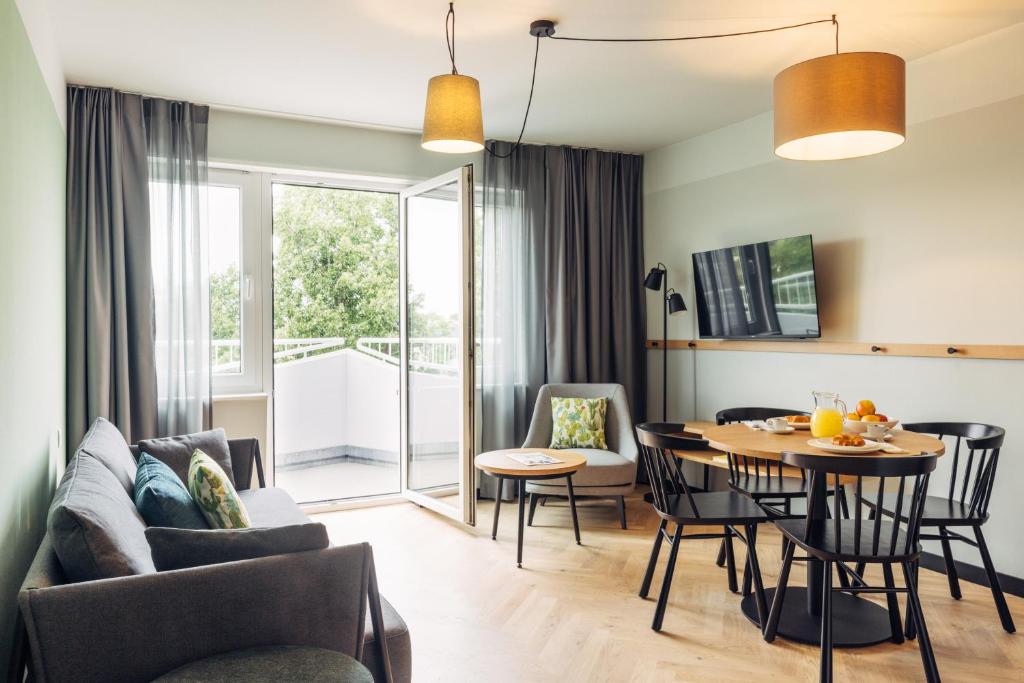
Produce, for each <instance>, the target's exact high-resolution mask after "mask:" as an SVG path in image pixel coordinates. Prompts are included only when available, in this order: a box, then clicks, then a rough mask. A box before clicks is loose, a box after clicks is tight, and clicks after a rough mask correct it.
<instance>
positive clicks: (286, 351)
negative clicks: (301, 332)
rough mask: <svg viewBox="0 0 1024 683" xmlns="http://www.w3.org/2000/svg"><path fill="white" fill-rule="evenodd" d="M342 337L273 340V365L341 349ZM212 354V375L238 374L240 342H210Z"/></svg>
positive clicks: (233, 340)
mask: <svg viewBox="0 0 1024 683" xmlns="http://www.w3.org/2000/svg"><path fill="white" fill-rule="evenodd" d="M344 346H345V340H344V339H343V338H342V337H312V338H305V339H275V340H274V363H275V364H278V363H285V362H288V361H291V360H298V359H300V358H308V357H309V356H311V355H314V354H320V353H326V352H327V351H334V350H336V349H340V348H343V347H344ZM210 347H211V352H212V354H213V374H215V375H217V374H226V373H233V372H239V371H240V370H241V367H242V342H241V341H240V340H238V339H214V340H213V341H212V342H210Z"/></svg>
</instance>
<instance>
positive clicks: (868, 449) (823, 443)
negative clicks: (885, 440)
mask: <svg viewBox="0 0 1024 683" xmlns="http://www.w3.org/2000/svg"><path fill="white" fill-rule="evenodd" d="M807 445H808V446H814V447H815V448H820V449H821V450H823V451H828V452H829V453H874V452H875V451H878V450H881V448H882V444H880V443H878V442H877V441H869V440H868V439H864V445H863V446H835V445H833V444H832V439H831V437H830V438H828V439H810V440H808V441H807Z"/></svg>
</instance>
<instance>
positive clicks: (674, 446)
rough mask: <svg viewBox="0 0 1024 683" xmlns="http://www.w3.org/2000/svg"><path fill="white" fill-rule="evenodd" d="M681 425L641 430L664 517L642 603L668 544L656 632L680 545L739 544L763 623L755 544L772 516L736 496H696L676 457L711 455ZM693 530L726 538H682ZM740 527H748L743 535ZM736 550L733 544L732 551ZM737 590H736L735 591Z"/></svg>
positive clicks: (649, 472)
mask: <svg viewBox="0 0 1024 683" xmlns="http://www.w3.org/2000/svg"><path fill="white" fill-rule="evenodd" d="M683 430H684V425H682V424H671V423H664V422H657V423H650V422H649V423H645V424H641V425H637V427H636V434H637V439H638V440H639V441H640V448H641V449H642V450H643V454H644V457H643V458H642V460H643V462H644V465H645V467H646V468H647V476H648V479H649V480H650V482H651V492H652V493H653V494H654V510H655V512H657V513H658V516H659V517H661V524H660V525H659V526H658V534H657V536H655V538H654V547H653V548H652V549H651V557H650V560H649V561H648V563H647V571H646V572H645V573H644V579H643V583H642V584H641V586H640V597H642V598H646V597H647V593H648V591H649V590H650V587H651V580H652V578H653V576H654V568H655V565H656V564H657V562H658V554H659V552H660V551H661V544H662V542H663V541H667V542H668V544H669V545H670V546H671V550H670V551H669V556H668V564H667V565H666V566H665V578H664V579H663V581H662V584H661V593H660V595H659V596H658V605H657V607H656V608H655V610H654V621H653V623H652V624H651V628H653V629H654V630H655V631H660V630H661V624H662V621H663V620H664V618H665V607H666V605H667V604H668V595H669V589H670V588H671V585H672V574H673V572H674V571H675V565H676V556H677V554H678V552H679V543H680V541H683V540H689V539H702V538H729V539H731V538H733V537H735V538H738V539H739V540H740V541H742V542H744V543H746V545H747V565H748V566H749V568H750V574H751V576H752V577H753V583H754V593H755V596H756V597H755V599H756V601H757V610H758V616H759V618H760V619H761V623H764V619H765V617H766V613H767V605H766V603H765V598H764V585H763V584H762V582H761V569H760V567H759V565H758V562H757V551H756V550H755V548H754V543H753V539H754V537H755V536H756V531H755V528H756V527H757V525H758V524H761V523H762V522H766V521H768V515H767V514H766V513H765V512H764V510H762V509H761V508H760V506H759V505H757V503H755V502H754V501H753V500H751V499H750V498H748V497H746V496H743V495H740V494H738V493H736V492H735V491H716V492H714V493H707V492H705V493H694V492H692V491H691V490H690V486H689V485H688V484H687V482H686V477H685V476H683V471H682V467H680V465H679V461H678V460H677V459H676V457H675V456H673V455H672V453H671V451H673V450H681V451H695V450H709V447H708V442H707V441H705V440H703V439H697V438H691V437H687V436H682V435H681V432H683ZM670 522H671V523H673V524H675V525H676V528H675V533H674V534H672V535H671V536H670V535H669V533H668V525H669V523H670ZM688 525H698V526H721V527H722V533H693V534H687V535H686V536H684V535H683V527H685V526H688ZM738 527H743V532H742V533H741V532H740V531H739V529H738ZM729 547H730V548H731V547H732V546H731V543H730V545H729ZM728 560H729V565H730V568H731V569H733V568H734V567H733V563H734V560H733V556H732V553H731V552H730V553H729V556H728ZM730 588H731V589H732V590H736V588H735V586H734V585H733V586H730Z"/></svg>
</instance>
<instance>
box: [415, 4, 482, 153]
mask: <svg viewBox="0 0 1024 683" xmlns="http://www.w3.org/2000/svg"><path fill="white" fill-rule="evenodd" d="M449 24H450V25H451V33H450V34H449V32H448V31H449V28H448V27H449ZM444 28H445V38H446V39H447V41H448V56H449V57H450V58H451V61H452V72H451V73H450V74H442V75H440V76H434V77H433V78H431V79H430V81H429V83H427V106H426V110H425V111H424V114H423V139H422V142H421V144H422V146H423V148H424V149H427V150H430V151H432V152H446V153H449V154H462V153H467V152H479V151H480V150H481V149H483V148H484V117H483V113H482V112H481V110H480V82H479V81H478V80H476V79H475V78H473V77H472V76H464V75H462V74H460V73H459V72H458V69H456V68H455V6H454V3H448V16H447V17H446V18H445V24H444Z"/></svg>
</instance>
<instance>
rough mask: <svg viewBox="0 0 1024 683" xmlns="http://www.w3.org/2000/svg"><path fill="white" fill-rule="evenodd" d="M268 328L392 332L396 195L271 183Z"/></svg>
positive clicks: (306, 333) (349, 337)
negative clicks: (270, 307)
mask: <svg viewBox="0 0 1024 683" xmlns="http://www.w3.org/2000/svg"><path fill="white" fill-rule="evenodd" d="M274 241H275V257H274V321H275V328H276V329H275V330H274V335H275V337H278V338H283V337H344V338H345V343H346V346H350V347H354V346H355V342H356V339H358V338H359V337H394V336H397V335H398V198H397V197H396V196H395V195H393V194H387V193H383V192H349V191H339V190H334V189H328V188H313V187H300V186H294V185H277V186H275V187H274Z"/></svg>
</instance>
